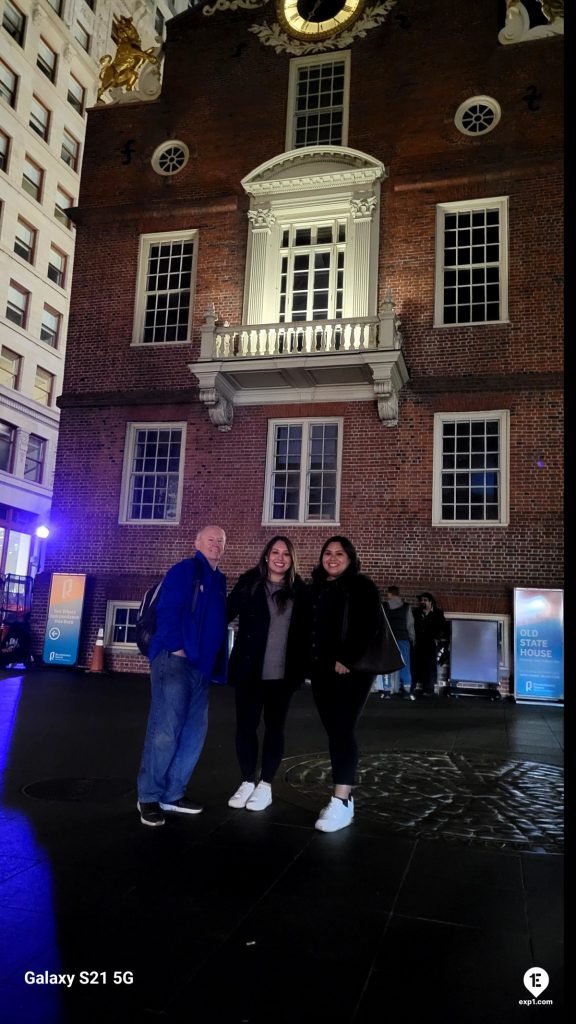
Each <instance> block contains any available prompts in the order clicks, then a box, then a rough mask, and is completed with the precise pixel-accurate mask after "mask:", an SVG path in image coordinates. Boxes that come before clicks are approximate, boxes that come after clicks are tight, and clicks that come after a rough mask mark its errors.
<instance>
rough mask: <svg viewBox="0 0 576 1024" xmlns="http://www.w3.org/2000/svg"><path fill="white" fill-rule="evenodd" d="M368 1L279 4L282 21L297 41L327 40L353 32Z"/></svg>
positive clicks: (300, 0) (280, 0)
mask: <svg viewBox="0 0 576 1024" xmlns="http://www.w3.org/2000/svg"><path fill="white" fill-rule="evenodd" d="M363 8H364V0H277V11H278V18H279V20H280V22H281V24H282V27H283V28H284V29H285V30H286V32H288V34H289V35H291V36H295V37H296V38H297V39H309V40H311V41H312V40H315V39H327V38H328V36H334V35H337V34H338V32H342V31H343V30H344V29H345V28H349V27H350V25H352V24H353V22H355V21H356V19H357V18H358V16H359V15H360V14H361V13H362V10H363Z"/></svg>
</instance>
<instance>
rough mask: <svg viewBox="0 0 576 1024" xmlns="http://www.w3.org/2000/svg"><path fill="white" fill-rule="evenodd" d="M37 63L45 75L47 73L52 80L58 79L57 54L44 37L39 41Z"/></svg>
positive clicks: (47, 76)
mask: <svg viewBox="0 0 576 1024" xmlns="http://www.w3.org/2000/svg"><path fill="white" fill-rule="evenodd" d="M36 65H37V67H39V68H40V71H41V72H42V74H43V75H46V78H48V79H49V80H50V81H51V82H54V81H55V79H56V54H55V53H54V50H53V49H52V47H50V46H48V43H47V42H46V41H45V40H44V39H40V40H39V42H38V53H37V56H36Z"/></svg>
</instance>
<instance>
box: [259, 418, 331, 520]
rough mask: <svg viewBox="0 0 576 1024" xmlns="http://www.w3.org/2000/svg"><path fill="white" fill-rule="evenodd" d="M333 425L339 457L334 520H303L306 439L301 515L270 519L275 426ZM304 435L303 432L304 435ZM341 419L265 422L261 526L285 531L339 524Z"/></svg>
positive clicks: (302, 465)
mask: <svg viewBox="0 0 576 1024" xmlns="http://www.w3.org/2000/svg"><path fill="white" fill-rule="evenodd" d="M327 423H335V424H336V425H337V426H338V455H337V469H336V499H335V511H336V514H335V518H334V519H306V517H305V509H306V505H307V490H306V487H305V486H303V484H304V485H305V482H306V472H307V459H306V454H307V450H308V438H306V440H305V442H304V443H303V447H302V461H301V465H300V516H299V517H298V519H273V518H272V480H273V476H274V440H275V435H276V427H278V426H284V425H292V424H301V425H302V426H306V427H309V426H310V425H312V424H327ZM303 433H304V432H303ZM343 436H344V419H343V417H341V416H304V417H302V416H286V417H278V418H276V419H271V420H268V434H267V440H266V470H265V479H264V505H263V509H262V526H275V527H278V528H280V527H281V526H284V527H285V528H288V527H294V526H311V527H318V526H319V527H321V528H322V529H325V528H326V527H331V526H339V524H340V497H341V490H342V452H343V448H344V442H343Z"/></svg>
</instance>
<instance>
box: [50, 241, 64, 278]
mask: <svg viewBox="0 0 576 1024" xmlns="http://www.w3.org/2000/svg"><path fill="white" fill-rule="evenodd" d="M67 262H68V258H67V256H66V254H65V253H63V252H61V251H60V249H57V248H56V246H55V245H51V246H50V255H49V256H48V277H49V278H50V280H51V281H54V283H55V284H57V285H59V286H60V288H63V287H64V285H65V284H66V264H67Z"/></svg>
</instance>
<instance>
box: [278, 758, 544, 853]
mask: <svg viewBox="0 0 576 1024" xmlns="http://www.w3.org/2000/svg"><path fill="white" fill-rule="evenodd" d="M283 767H284V768H285V772H284V778H283V785H282V795H283V797H284V799H286V800H292V801H293V802H295V803H300V804H304V805H305V806H307V807H308V806H309V807H311V808H312V807H318V804H319V803H321V802H322V800H323V799H325V798H326V794H327V793H328V792H329V791H330V788H331V777H330V760H329V758H328V755H327V754H322V753H319V754H313V755H309V756H306V757H293V758H290V759H288V760H287V761H284V763H283ZM563 783H564V771H563V769H562V768H560V767H558V766H555V765H547V764H538V763H535V762H531V761H521V760H516V759H515V758H512V757H497V756H488V755H486V754H474V753H459V752H454V751H438V750H402V751H397V750H394V751H388V752H384V753H379V754H369V755H365V756H363V757H361V759H360V764H359V773H358V781H357V784H356V786H355V787H354V802H355V805H356V810H357V812H358V813H359V814H361V816H362V817H363V818H366V817H368V818H370V819H376V820H378V821H379V822H380V823H381V824H382V825H384V826H385V827H386V828H387V829H389V830H391V831H394V832H403V833H405V834H407V835H412V836H415V837H418V838H421V839H440V840H444V841H448V842H461V843H466V844H473V845H481V846H485V847H488V848H491V849H495V850H496V849H502V850H506V849H508V850H515V851H516V852H532V853H559V852H561V851H562V849H563V814H562V806H563V790H564V786H563Z"/></svg>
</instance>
